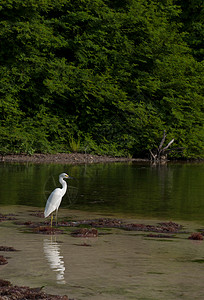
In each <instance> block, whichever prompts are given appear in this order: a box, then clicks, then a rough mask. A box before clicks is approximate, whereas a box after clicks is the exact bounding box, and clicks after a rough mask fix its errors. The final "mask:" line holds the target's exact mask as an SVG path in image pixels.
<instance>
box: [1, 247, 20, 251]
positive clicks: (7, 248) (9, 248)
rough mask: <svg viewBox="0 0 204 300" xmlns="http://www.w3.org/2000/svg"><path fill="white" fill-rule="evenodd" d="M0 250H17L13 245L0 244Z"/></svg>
mask: <svg viewBox="0 0 204 300" xmlns="http://www.w3.org/2000/svg"><path fill="white" fill-rule="evenodd" d="M0 251H18V250H16V249H14V248H13V247H7V246H0Z"/></svg>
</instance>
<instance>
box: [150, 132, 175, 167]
mask: <svg viewBox="0 0 204 300" xmlns="http://www.w3.org/2000/svg"><path fill="white" fill-rule="evenodd" d="M165 139H166V131H165V130H164V134H163V138H162V140H161V143H160V145H159V147H158V148H157V149H156V150H155V151H152V150H149V151H150V154H151V161H153V162H154V163H158V162H165V161H167V153H166V151H167V149H168V148H169V147H170V146H171V144H172V143H173V142H174V139H172V140H171V141H170V142H169V143H168V145H167V146H166V147H163V145H164V142H165ZM162 147H163V148H162Z"/></svg>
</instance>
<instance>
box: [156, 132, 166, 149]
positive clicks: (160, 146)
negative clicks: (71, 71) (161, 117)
mask: <svg viewBox="0 0 204 300" xmlns="http://www.w3.org/2000/svg"><path fill="white" fill-rule="evenodd" d="M165 139H166V131H165V130H164V134H163V138H162V140H161V143H160V145H159V148H158V150H159V152H160V150H161V148H162V146H163V144H164V142H165Z"/></svg>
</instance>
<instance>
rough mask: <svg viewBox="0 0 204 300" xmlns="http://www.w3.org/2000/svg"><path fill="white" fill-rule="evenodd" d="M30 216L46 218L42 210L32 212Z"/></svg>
mask: <svg viewBox="0 0 204 300" xmlns="http://www.w3.org/2000/svg"><path fill="white" fill-rule="evenodd" d="M30 215H31V216H35V217H38V218H44V213H43V212H42V211H41V210H38V211H34V212H31V213H30Z"/></svg>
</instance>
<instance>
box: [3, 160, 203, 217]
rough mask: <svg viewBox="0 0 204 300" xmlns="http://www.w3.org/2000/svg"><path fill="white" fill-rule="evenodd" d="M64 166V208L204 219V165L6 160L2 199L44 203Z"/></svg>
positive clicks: (39, 204) (24, 202)
mask: <svg viewBox="0 0 204 300" xmlns="http://www.w3.org/2000/svg"><path fill="white" fill-rule="evenodd" d="M64 171H65V172H67V173H68V174H70V175H71V176H73V177H75V178H76V179H75V180H69V189H68V193H67V194H66V196H65V197H64V200H63V202H62V204H61V206H62V207H67V208H72V209H74V208H77V209H82V210H87V211H98V212H99V211H100V212H107V213H110V214H111V213H120V214H123V215H124V216H125V215H131V216H137V217H138V216H141V217H148V218H149V217H151V218H154V217H156V218H170V219H171V218H174V219H180V220H194V221H198V222H201V223H203V222H204V197H203V195H204V164H182V163H177V164H175V163H169V164H168V165H163V166H156V167H154V166H150V165H149V164H146V165H140V164H135V163H130V164H127V163H115V164H93V165H77V166H71V165H55V164H0V203H1V204H3V205H14V204H15V205H30V206H37V207H44V206H45V203H46V199H47V197H48V195H49V193H50V192H51V191H52V190H53V189H54V188H55V187H56V186H60V184H59V182H58V174H59V173H62V172H64Z"/></svg>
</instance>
